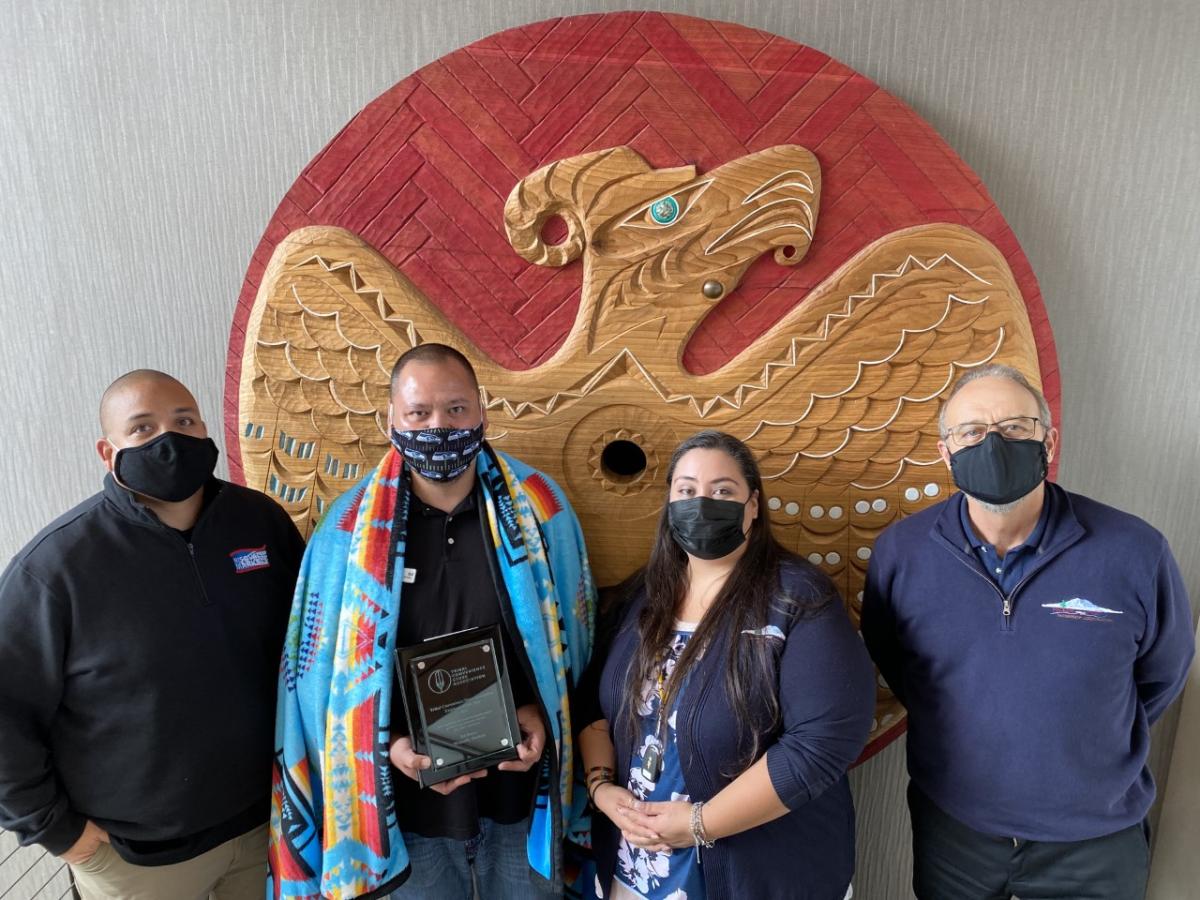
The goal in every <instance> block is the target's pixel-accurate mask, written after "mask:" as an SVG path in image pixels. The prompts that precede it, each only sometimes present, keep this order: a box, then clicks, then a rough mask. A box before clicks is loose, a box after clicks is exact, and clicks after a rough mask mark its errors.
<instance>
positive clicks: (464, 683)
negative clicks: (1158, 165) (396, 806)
mask: <svg viewBox="0 0 1200 900" xmlns="http://www.w3.org/2000/svg"><path fill="white" fill-rule="evenodd" d="M396 672H397V674H398V676H399V682H400V693H401V697H402V698H403V701H404V714H405V718H406V719H407V720H408V733H409V736H410V737H411V739H412V743H413V749H414V750H415V751H416V752H417V753H421V754H424V755H425V756H428V757H429V758H430V759H431V760H432V761H433V764H432V766H431V767H430V768H428V769H423V770H421V771H420V772H419V773H418V775H419V778H418V781H419V782H420V784H421V787H429V785H431V784H437V783H438V782H441V781H447V780H448V779H451V778H457V777H458V776H459V775H465V774H467V773H469V772H475V771H478V770H479V769H486V768H488V767H490V766H493V765H495V764H496V763H498V762H503V761H504V760H508V759H517V758H518V757H519V754H518V753H517V744H519V743H520V741H521V730H520V728H519V727H518V725H517V711H516V707H515V706H514V705H513V697H512V685H511V683H510V682H509V677H508V667H507V661H506V660H505V658H504V644H503V642H502V641H501V639H500V628H499V626H497V625H490V626H487V627H485V628H469V629H467V630H465V631H456V632H454V633H453V634H446V635H442V636H440V637H435V638H430V639H429V640H426V641H422V642H421V643H420V644H416V645H414V646H411V647H404V648H401V649H399V650H397V651H396Z"/></svg>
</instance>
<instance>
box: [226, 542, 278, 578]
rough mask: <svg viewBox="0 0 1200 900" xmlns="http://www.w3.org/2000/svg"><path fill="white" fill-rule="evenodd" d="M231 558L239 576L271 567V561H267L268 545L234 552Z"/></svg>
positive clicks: (230, 555)
mask: <svg viewBox="0 0 1200 900" xmlns="http://www.w3.org/2000/svg"><path fill="white" fill-rule="evenodd" d="M229 558H230V559H232V560H233V568H234V569H235V570H237V573H238V574H239V575H245V574H246V573H247V572H254V571H256V570H258V569H269V568H270V567H271V561H270V560H269V559H267V545H266V544H263V545H262V546H261V547H247V548H245V549H242V550H234V551H233V552H232V553H230V554H229Z"/></svg>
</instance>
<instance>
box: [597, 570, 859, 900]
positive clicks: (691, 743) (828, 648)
mask: <svg viewBox="0 0 1200 900" xmlns="http://www.w3.org/2000/svg"><path fill="white" fill-rule="evenodd" d="M780 580H781V583H782V589H783V591H784V592H785V593H786V594H788V595H790V596H792V597H795V598H797V599H798V600H800V601H801V603H804V602H811V601H813V600H815V599H817V598H823V597H829V596H833V597H834V598H836V596H837V594H836V591H835V590H834V587H833V585H832V584H831V583H830V582H829V580H828V579H827V578H826V577H825V576H824V575H823V574H821V573H820V572H819V571H817V570H816V569H815V568H813V567H812V566H811V565H809V564H808V563H806V562H803V561H797V562H795V563H788V564H785V565H784V566H783V567H782V569H781V579H780ZM644 602H645V601H644V597H640V596H639V597H638V598H635V600H634V601H633V602H632V603H631V604H630V608H629V610H628V611H627V613H626V614H625V615H624V617H623V620H622V622H621V625H620V627H619V630H618V631H617V632H616V635H615V637H614V638H613V642H612V646H611V648H610V650H609V652H608V655H607V659H606V660H604V661H603V672H602V674H601V676H600V680H599V694H600V697H599V699H600V712H602V713H603V715H604V717H605V718H606V719H607V720H608V721H609V723H610V725H611V732H612V734H613V742H614V745H615V748H616V757H617V759H616V762H617V772H618V773H622V772H625V773H628V771H629V766H630V761H631V758H632V755H633V750H634V748H633V746H632V742H631V741H630V740H629V737H628V729H627V728H626V723H625V721H624V719H623V718H622V715H623V714H622V713H621V712H620V710H621V706H622V694H623V691H624V688H625V673H626V671H627V670H628V668H629V666H630V664H631V662H632V659H633V654H634V651H635V649H636V646H637V640H638V633H637V620H638V615H639V613H640V612H641V609H642V606H643V605H644ZM764 626H768V627H765V628H764V629H760V630H761V631H763V632H766V633H765V634H753V635H752V634H745V633H743V634H741V635H739V636H738V639H739V640H742V641H748V640H769V641H771V642H772V645H773V647H774V651H775V662H776V666H777V678H778V696H779V703H780V708H781V714H782V720H783V722H782V728H781V729H777V730H776V731H775V732H773V733H769V732H766V731H763V732H761V733H760V738H762V742H761V745H763V746H765V747H766V755H767V768H768V771H769V773H770V776H771V784H772V785H773V786H774V788H775V791H776V793H777V794H778V795H779V799H780V800H782V801H783V803H784V804H785V805H786V806H787V807H788V809H789V810H790V812H788V813H787V814H786V815H784V816H782V817H780V818H778V819H776V820H775V821H773V822H768V823H767V824H765V825H760V826H758V827H757V828H752V829H750V830H749V831H744V832H742V833H741V834H735V835H732V836H731V837H727V838H722V839H721V840H719V841H717V842H716V844H715V845H714V846H713V848H712V849H711V850H707V849H706V850H704V851H703V853H702V855H701V862H702V865H701V871H702V873H703V875H704V890H705V897H706V900H726V898H735V897H790V898H794V900H842V897H843V895H844V894H845V892H846V886H847V885H848V884H849V883H850V879H851V877H852V876H853V875H854V806H853V802H852V800H851V797H850V787H849V784H848V782H847V779H846V770H847V769H848V768H849V767H850V765H851V764H852V763H853V762H854V760H855V759H857V757H858V754H859V753H860V752H862V748H863V746H864V744H865V743H866V739H867V733H868V732H869V731H870V728H871V717H872V715H873V713H874V710H875V679H874V670H873V669H872V667H871V661H870V659H869V658H868V657H867V654H866V651H865V650H864V649H863V646H862V641H860V640H859V638H858V635H857V634H855V632H854V628H853V627H852V626H851V624H850V620H849V618H848V617H847V615H846V612H845V609H844V607H843V606H842V604H841V602H840V601H838V600H837V599H835V600H834V601H833V602H832V603H830V604H828V605H827V606H826V607H825V608H824V609H823V610H822V611H821V612H819V613H818V614H816V615H811V616H807V617H805V616H801V617H799V618H797V617H796V616H795V615H794V613H792V614H788V613H785V612H784V611H783V610H781V609H777V610H773V611H772V614H771V616H770V619H769V621H768V622H766V623H764ZM729 638H730V636H729V635H722V636H720V638H718V639H717V640H716V642H715V643H714V645H713V646H712V647H711V648H709V649H708V650H706V651H705V653H704V655H703V657H702V658H701V659H700V660H699V661H698V662H697V664H696V668H695V669H693V671H692V673H691V674H690V676H689V678H688V684H687V690H686V691H684V692H683V693H682V694H681V696H680V699H679V707H678V710H679V712H678V719H677V722H678V725H677V729H676V733H675V738H676V745H677V747H678V750H679V756H680V762H681V764H682V768H683V775H684V781H685V783H686V784H687V788H688V794H689V796H691V798H692V799H693V800H710V799H712V797H714V796H715V795H716V794H717V793H718V792H719V791H720V790H721V789H722V788H724V787H725V786H726V785H727V784H729V783H730V782H731V781H732V780H733V779H734V778H735V777H736V776H737V775H738V774H740V772H741V769H744V768H745V763H744V761H743V762H742V764H741V768H738V764H739V761H740V760H741V757H742V754H744V752H745V745H744V741H745V738H746V736H745V735H739V733H738V730H737V721H738V720H737V715H736V713H735V712H734V709H733V707H732V705H731V701H730V698H729V696H728V694H727V692H726V690H725V666H726V664H727V660H728V646H729V645H728V641H729ZM594 664H597V665H598V664H599V662H598V661H596V660H595V659H594ZM763 713H764V711H763V710H761V709H756V710H751V711H750V717H751V720H752V721H754V720H757V721H764V720H765V718H764V715H763ZM590 721H594V717H592V718H590ZM739 738H740V739H741V741H742V742H743V743H742V746H741V747H740V748H739ZM617 780H618V781H620V782H623V781H624V777H623V776H621V775H619V774H618V779H617ZM618 838H619V833H618V832H617V830H616V828H615V827H613V825H612V824H611V823H610V822H609V821H608V820H607V819H606V818H604V817H603V816H602V815H599V814H596V815H593V818H592V841H593V846H594V847H595V854H596V862H597V870H598V872H597V874H598V876H599V878H600V882H601V885H602V887H603V889H604V894H605V896H608V893H609V890H610V888H611V884H612V876H613V865H614V861H615V859H616V848H617V841H618Z"/></svg>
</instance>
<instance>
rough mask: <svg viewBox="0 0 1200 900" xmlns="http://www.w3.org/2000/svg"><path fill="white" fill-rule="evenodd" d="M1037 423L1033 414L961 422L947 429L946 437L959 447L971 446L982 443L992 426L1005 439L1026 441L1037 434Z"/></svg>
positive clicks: (1039, 421) (1038, 421) (1039, 422)
mask: <svg viewBox="0 0 1200 900" xmlns="http://www.w3.org/2000/svg"><path fill="white" fill-rule="evenodd" d="M1039 424H1041V420H1040V419H1038V418H1037V417H1035V416H1013V418H1011V419H1003V420H1002V421H999V422H992V423H990V424H989V423H987V422H963V423H962V424H961V425H955V426H954V427H953V428H950V429H947V431H946V437H950V438H953V439H954V443H956V444H958V445H959V446H960V447H973V446H975V445H976V444H981V443H983V439H984V438H985V437H987V436H988V432H989V431H991V430H992V429H993V428H994V429H995V430H996V431H997V432H998V433H999V434H1000V437H1002V438H1004V439H1005V440H1006V441H1027V440H1029V439H1030V438H1032V437H1033V436H1034V435H1035V434H1037V427H1038V425H1039Z"/></svg>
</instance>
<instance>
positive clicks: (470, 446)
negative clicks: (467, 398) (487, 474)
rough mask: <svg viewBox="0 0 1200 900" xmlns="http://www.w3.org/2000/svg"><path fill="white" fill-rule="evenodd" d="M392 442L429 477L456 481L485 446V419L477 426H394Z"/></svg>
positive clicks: (409, 462) (413, 466) (408, 463)
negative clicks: (412, 429) (414, 428)
mask: <svg viewBox="0 0 1200 900" xmlns="http://www.w3.org/2000/svg"><path fill="white" fill-rule="evenodd" d="M392 445H393V446H394V447H395V448H396V449H397V450H398V451H399V452H400V455H401V456H402V457H403V458H404V464H405V465H406V466H408V467H409V468H410V469H412V470H413V471H414V472H416V473H417V474H418V475H420V476H421V477H422V478H428V479H429V480H430V481H453V480H454V479H455V478H457V477H458V476H459V475H461V474H462V473H463V472H465V471H467V469H469V468H470V467H471V464H472V463H473V462H475V457H476V456H478V455H479V451H480V449H481V448H482V447H483V423H482V422H480V423H479V424H478V425H476V426H475V427H474V428H422V429H419V430H416V431H399V430H397V429H395V428H393V429H392Z"/></svg>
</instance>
